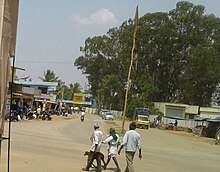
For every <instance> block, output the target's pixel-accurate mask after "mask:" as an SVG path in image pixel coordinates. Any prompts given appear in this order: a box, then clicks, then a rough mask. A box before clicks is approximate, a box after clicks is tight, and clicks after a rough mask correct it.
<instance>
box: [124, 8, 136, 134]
mask: <svg viewBox="0 0 220 172" xmlns="http://www.w3.org/2000/svg"><path fill="white" fill-rule="evenodd" d="M137 28H138V6H137V7H136V13H135V19H134V33H133V46H132V49H131V61H130V66H129V70H128V79H127V85H126V88H125V102H124V111H123V121H122V133H124V125H125V114H126V110H127V100H128V90H129V87H130V85H131V80H130V77H131V69H132V65H133V61H134V49H135V42H136V33H137Z"/></svg>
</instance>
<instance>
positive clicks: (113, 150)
mask: <svg viewBox="0 0 220 172" xmlns="http://www.w3.org/2000/svg"><path fill="white" fill-rule="evenodd" d="M115 135H116V136H117V140H116V141H115V140H114V139H113V137H112V136H109V137H108V138H107V139H106V140H105V141H103V143H109V148H108V155H110V156H112V157H116V156H117V154H118V142H119V135H118V134H115Z"/></svg>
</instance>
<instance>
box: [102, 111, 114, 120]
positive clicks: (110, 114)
mask: <svg viewBox="0 0 220 172" xmlns="http://www.w3.org/2000/svg"><path fill="white" fill-rule="evenodd" d="M103 119H105V120H114V115H113V114H112V113H111V112H105V114H104V115H103Z"/></svg>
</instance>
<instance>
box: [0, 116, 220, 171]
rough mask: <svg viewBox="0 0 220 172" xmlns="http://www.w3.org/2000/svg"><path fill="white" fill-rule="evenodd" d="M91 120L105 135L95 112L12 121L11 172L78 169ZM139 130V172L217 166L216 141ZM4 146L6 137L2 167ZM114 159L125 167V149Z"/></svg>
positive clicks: (218, 150) (219, 168)
mask: <svg viewBox="0 0 220 172" xmlns="http://www.w3.org/2000/svg"><path fill="white" fill-rule="evenodd" d="M95 122H98V123H99V124H100V125H101V130H103V131H104V136H105V137H107V129H108V126H107V124H106V122H105V121H103V120H101V119H100V118H99V117H98V116H96V115H86V118H85V121H84V122H80V120H79V119H78V115H76V114H75V115H74V117H73V116H71V117H68V118H65V117H56V119H54V120H53V121H51V122H48V121H36V120H35V121H21V122H15V123H13V124H12V148H11V172H80V171H81V168H82V167H84V165H85V163H86V157H84V156H83V153H84V151H85V150H89V148H90V141H89V137H90V136H91V134H92V132H93V124H94V123H95ZM117 123H118V122H117ZM119 124H120V123H119ZM126 128H127V126H126ZM6 130H7V124H6ZM137 131H138V132H139V133H140V135H141V139H142V140H141V142H142V149H143V159H142V160H139V159H138V156H135V160H134V163H135V169H136V171H137V172H146V171H155V172H177V171H178V172H185V171H187V172H203V171H204V172H207V171H210V172H219V171H220V163H219V160H220V146H216V145H214V144H212V143H210V142H207V141H203V140H201V139H197V138H195V137H188V136H187V137H186V136H182V135H177V134H174V133H172V132H167V131H161V130H157V129H149V130H139V129H138V130H137ZM6 132H7V131H6ZM106 148H107V146H106V145H105V146H103V148H102V152H103V153H104V154H106V153H107V151H106ZM6 150H7V147H6V142H4V143H3V149H2V151H3V154H2V158H1V163H0V171H1V172H4V171H5V172H6V171H7V170H6ZM118 161H119V164H120V166H121V168H122V169H124V167H125V158H124V154H123V153H122V154H121V155H120V156H118ZM114 167H115V165H114V163H113V162H110V164H109V169H108V170H105V171H106V172H110V171H114ZM93 171H94V170H93Z"/></svg>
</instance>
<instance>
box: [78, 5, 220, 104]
mask: <svg viewBox="0 0 220 172" xmlns="http://www.w3.org/2000/svg"><path fill="white" fill-rule="evenodd" d="M133 30H134V22H133V20H131V19H129V20H127V21H124V22H123V23H122V24H121V26H119V27H116V28H112V29H110V30H109V31H108V32H107V33H106V35H103V36H95V37H92V38H90V37H89V38H87V39H86V40H85V45H84V47H81V52H82V53H83V55H82V56H80V57H78V58H77V59H76V60H75V62H74V65H75V66H77V68H78V69H80V70H81V71H82V73H83V74H86V75H87V76H88V81H89V84H90V85H91V91H92V94H93V95H94V96H95V97H99V100H100V102H101V103H102V104H103V105H106V106H107V105H108V104H114V103H115V104H120V105H122V104H123V103H119V102H123V98H124V97H123V95H124V88H125V86H126V83H127V73H128V67H129V64H130V56H131V48H132V34H133ZM110 78H114V79H113V81H114V84H116V85H117V86H116V88H117V94H118V95H120V96H119V97H118V99H113V98H110V97H111V96H110V97H109V94H110V90H115V85H114V84H113V83H111V82H110V81H111V79H110ZM219 80H220V19H219V18H217V17H215V16H214V15H213V14H209V15H208V14H205V7H204V6H202V5H194V4H192V3H190V2H186V1H183V2H178V3H177V4H176V8H175V9H173V10H170V11H169V12H157V13H147V14H145V15H144V16H142V17H141V18H140V19H139V22H138V32H137V38H136V48H135V58H134V63H133V68H132V75H131V83H132V84H131V85H130V86H129V89H130V90H129V99H128V102H129V104H128V106H131V107H132V106H133V105H134V104H135V106H149V105H150V104H151V103H150V102H155V101H164V102H178V103H187V104H194V105H199V106H208V105H210V103H211V99H212V95H213V93H214V92H215V91H216V87H217V86H218V84H219ZM115 101H116V102H115ZM134 102H135V103H134ZM136 104H137V105H136ZM118 108H119V107H118Z"/></svg>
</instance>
